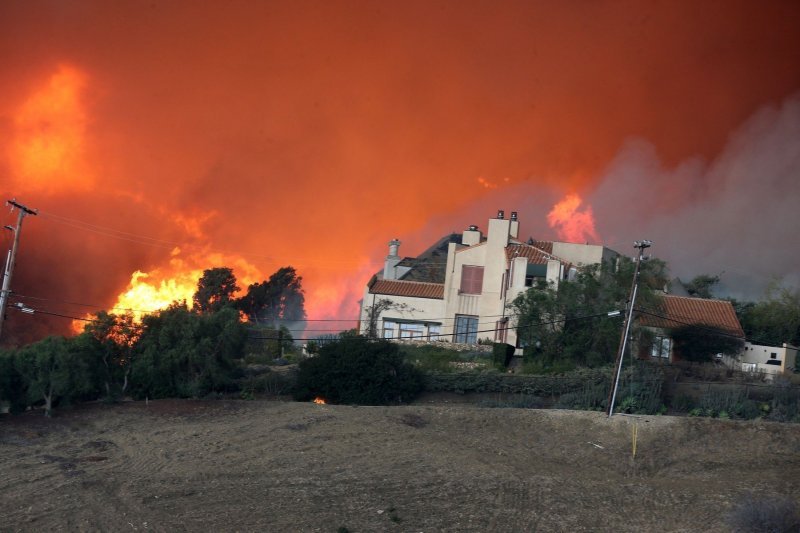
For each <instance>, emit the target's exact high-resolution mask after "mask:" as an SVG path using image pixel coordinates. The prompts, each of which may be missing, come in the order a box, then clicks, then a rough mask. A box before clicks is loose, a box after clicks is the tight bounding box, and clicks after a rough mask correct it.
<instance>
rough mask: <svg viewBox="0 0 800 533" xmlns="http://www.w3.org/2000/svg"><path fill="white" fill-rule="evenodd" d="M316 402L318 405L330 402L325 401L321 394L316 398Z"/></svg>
mask: <svg viewBox="0 0 800 533" xmlns="http://www.w3.org/2000/svg"><path fill="white" fill-rule="evenodd" d="M314 403H315V404H317V405H325V404H326V403H328V402H326V401H325V398H322V397H321V396H317V397H316V398H314Z"/></svg>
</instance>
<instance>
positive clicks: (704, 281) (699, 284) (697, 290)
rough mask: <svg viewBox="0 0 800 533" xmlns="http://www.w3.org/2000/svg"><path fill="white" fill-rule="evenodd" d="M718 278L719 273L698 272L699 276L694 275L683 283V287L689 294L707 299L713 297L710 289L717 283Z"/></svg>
mask: <svg viewBox="0 0 800 533" xmlns="http://www.w3.org/2000/svg"><path fill="white" fill-rule="evenodd" d="M719 280H720V277H719V274H717V275H715V276H710V275H708V274H700V275H699V276H695V277H694V278H693V279H692V281H690V282H689V283H687V284H686V285H684V287H685V288H686V291H687V292H688V293H689V295H690V296H694V297H695V298H706V299H708V298H713V297H714V295H713V294H712V291H713V289H714V286H715V285H717V284H718V283H719Z"/></svg>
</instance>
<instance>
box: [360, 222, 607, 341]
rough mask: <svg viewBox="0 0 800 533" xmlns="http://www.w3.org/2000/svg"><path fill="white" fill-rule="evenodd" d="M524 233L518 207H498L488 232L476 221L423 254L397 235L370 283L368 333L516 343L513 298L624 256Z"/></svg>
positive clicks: (365, 303)
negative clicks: (522, 237)
mask: <svg viewBox="0 0 800 533" xmlns="http://www.w3.org/2000/svg"><path fill="white" fill-rule="evenodd" d="M518 234H519V220H518V219H517V213H516V212H512V213H511V216H510V217H509V218H505V213H504V212H503V211H498V213H497V217H496V218H492V219H490V220H489V223H488V228H487V231H486V233H485V234H484V233H483V232H482V231H481V230H480V229H479V228H478V226H474V225H473V226H469V227H468V228H467V229H466V230H465V231H464V232H463V233H461V234H457V233H454V234H451V235H447V236H445V237H443V238H441V239H440V240H439V241H437V242H436V243H434V244H433V245H432V246H431V247H430V248H428V249H427V250H425V251H424V252H423V253H422V254H420V255H419V256H418V257H415V258H411V257H406V258H401V257H400V256H399V255H398V250H399V246H400V241H398V240H396V239H395V240H393V241H391V242H390V243H389V255H388V257H387V258H386V262H385V265H384V268H383V271H381V272H378V273H376V274H375V275H374V276H373V277H372V278H371V279H370V280H369V282H368V283H367V286H366V287H365V289H364V296H363V299H362V304H361V315H360V321H361V326H360V331H361V332H362V333H364V334H367V333H369V330H370V327H371V326H374V328H375V333H376V334H377V335H378V336H380V337H383V338H386V339H419V340H432V341H435V340H439V341H445V342H459V343H467V344H474V343H477V342H478V341H479V340H482V339H488V340H492V341H497V342H507V343H509V344H514V345H516V343H517V338H516V331H515V329H514V325H515V323H514V317H513V316H510V315H509V310H508V306H507V304H508V303H509V302H511V301H513V300H514V298H516V297H517V295H519V294H520V293H522V292H523V291H525V290H526V289H528V288H529V287H531V286H532V285H534V284H535V283H536V281H538V280H546V281H548V282H553V284H554V285H555V286H558V283H559V281H561V280H564V279H570V277H571V276H574V275H575V274H576V273H577V269H578V268H580V267H581V266H584V265H590V264H596V263H600V262H602V261H613V260H615V259H616V258H617V257H618V256H619V254H618V253H617V252H615V251H613V250H611V249H609V248H606V247H604V246H600V245H591V244H576V243H567V242H550V241H535V240H533V239H528V241H526V242H521V241H519V240H518ZM389 302H390V303H389ZM382 303H383V304H384V305H381V304H382ZM387 304H388V305H387Z"/></svg>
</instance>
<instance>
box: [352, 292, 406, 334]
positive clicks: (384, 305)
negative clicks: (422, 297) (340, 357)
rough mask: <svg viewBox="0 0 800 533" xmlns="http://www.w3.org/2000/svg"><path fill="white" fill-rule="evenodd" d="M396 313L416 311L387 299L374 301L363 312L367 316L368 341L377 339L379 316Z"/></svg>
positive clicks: (404, 304)
mask: <svg viewBox="0 0 800 533" xmlns="http://www.w3.org/2000/svg"><path fill="white" fill-rule="evenodd" d="M389 310H393V311H397V312H399V313H400V314H403V313H405V312H411V311H417V309H415V308H413V307H411V306H410V305H408V304H406V303H397V302H395V301H393V300H390V299H389V298H381V299H380V300H375V301H374V302H373V303H372V305H370V306H368V307H366V308H365V309H364V312H365V313H366V315H367V331H366V334H367V337H369V338H370V339H377V338H378V321H379V320H380V318H381V314H382V313H383V312H384V311H389Z"/></svg>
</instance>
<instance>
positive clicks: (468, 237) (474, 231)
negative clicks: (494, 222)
mask: <svg viewBox="0 0 800 533" xmlns="http://www.w3.org/2000/svg"><path fill="white" fill-rule="evenodd" d="M480 243H481V230H479V229H478V226H476V225H475V224H472V225H471V226H470V227H468V228H467V229H465V230H464V233H462V234H461V244H465V245H467V246H475V245H476V244H480Z"/></svg>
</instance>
